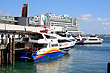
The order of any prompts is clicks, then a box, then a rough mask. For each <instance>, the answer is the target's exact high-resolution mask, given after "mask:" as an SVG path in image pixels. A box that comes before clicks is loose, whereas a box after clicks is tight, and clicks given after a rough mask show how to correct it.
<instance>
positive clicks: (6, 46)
mask: <svg viewBox="0 0 110 73" xmlns="http://www.w3.org/2000/svg"><path fill="white" fill-rule="evenodd" d="M5 43H6V44H5V48H6V49H5V51H6V52H5V53H6V63H7V64H8V61H9V60H8V35H6V42H5Z"/></svg>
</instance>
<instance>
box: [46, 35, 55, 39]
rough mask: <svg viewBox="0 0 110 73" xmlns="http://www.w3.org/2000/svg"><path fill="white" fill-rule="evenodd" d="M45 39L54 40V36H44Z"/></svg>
mask: <svg viewBox="0 0 110 73" xmlns="http://www.w3.org/2000/svg"><path fill="white" fill-rule="evenodd" d="M45 36H46V38H47V39H56V37H54V36H49V35H45Z"/></svg>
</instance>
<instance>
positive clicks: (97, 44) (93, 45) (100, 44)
mask: <svg viewBox="0 0 110 73" xmlns="http://www.w3.org/2000/svg"><path fill="white" fill-rule="evenodd" d="M84 46H102V44H84Z"/></svg>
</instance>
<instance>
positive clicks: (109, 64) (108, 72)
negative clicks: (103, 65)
mask: <svg viewBox="0 0 110 73" xmlns="http://www.w3.org/2000/svg"><path fill="white" fill-rule="evenodd" d="M107 73H110V62H109V63H108V66H107Z"/></svg>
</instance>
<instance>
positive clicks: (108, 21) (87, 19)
mask: <svg viewBox="0 0 110 73" xmlns="http://www.w3.org/2000/svg"><path fill="white" fill-rule="evenodd" d="M78 19H79V20H80V21H83V22H99V23H101V24H102V25H110V18H101V17H98V18H94V17H93V15H92V14H83V15H80V16H79V17H78Z"/></svg>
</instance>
